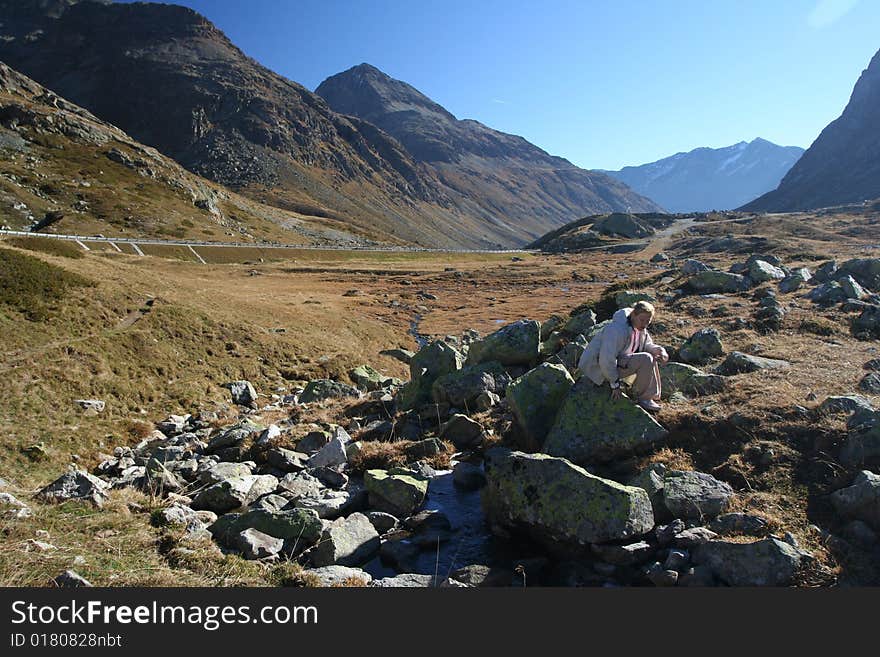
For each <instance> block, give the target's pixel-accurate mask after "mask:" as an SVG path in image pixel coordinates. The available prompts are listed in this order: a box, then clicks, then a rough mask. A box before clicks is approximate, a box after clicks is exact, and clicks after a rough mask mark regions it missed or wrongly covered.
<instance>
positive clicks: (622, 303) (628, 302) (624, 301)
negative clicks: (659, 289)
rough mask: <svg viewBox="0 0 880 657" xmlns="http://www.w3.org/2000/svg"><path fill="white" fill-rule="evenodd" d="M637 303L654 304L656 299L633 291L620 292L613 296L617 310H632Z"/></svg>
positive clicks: (645, 293)
mask: <svg viewBox="0 0 880 657" xmlns="http://www.w3.org/2000/svg"><path fill="white" fill-rule="evenodd" d="M639 301H647V302H648V303H656V301H657V299H656V298H655V297H653V296H651V295H650V294H648V293H647V292H636V291H634V290H622V291H620V292H618V293H617V294H615V295H614V303H616V304H617V307H618V308H632V307H633V306H634V305H635V304H636V303H637V302H639Z"/></svg>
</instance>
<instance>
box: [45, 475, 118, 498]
mask: <svg viewBox="0 0 880 657" xmlns="http://www.w3.org/2000/svg"><path fill="white" fill-rule="evenodd" d="M108 488H109V486H108V485H107V484H106V483H105V482H104V481H102V480H101V479H98V478H97V477H94V476H92V475H90V474H89V473H88V472H84V471H82V470H73V469H71V470H68V471H67V472H65V473H64V474H63V475H61V476H60V477H58V479H56V480H55V481H53V482H52V483H51V484H49V485H48V486H46V487H45V488H43V489H41V490H40V491H39V492H38V493H37V498H39V499H41V500H43V501H44V502H66V501H67V500H87V501H89V502H91V503H92V504H94V505H95V506H101V505H102V504H103V503H104V502H105V501H106V500H107V489H108Z"/></svg>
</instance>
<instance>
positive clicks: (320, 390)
mask: <svg viewBox="0 0 880 657" xmlns="http://www.w3.org/2000/svg"><path fill="white" fill-rule="evenodd" d="M361 394H362V393H361V391H360V390H358V389H357V388H355V387H353V386H350V385H347V384H345V383H340V382H339V381H333V380H332V379H313V380H312V381H309V382H308V383H307V384H306V389H305V390H303V393H302V394H301V395H300V396H299V402H300V403H301V404H309V403H311V402H316V401H320V400H322V399H330V398H333V399H343V398H346V397H352V398H354V399H359V398H360V397H361Z"/></svg>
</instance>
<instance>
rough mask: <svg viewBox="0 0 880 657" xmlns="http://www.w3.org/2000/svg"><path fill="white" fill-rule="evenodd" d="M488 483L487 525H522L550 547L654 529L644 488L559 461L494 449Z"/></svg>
mask: <svg viewBox="0 0 880 657" xmlns="http://www.w3.org/2000/svg"><path fill="white" fill-rule="evenodd" d="M486 479H487V484H486V487H485V488H484V489H483V491H482V500H483V508H484V511H485V514H486V518H487V520H488V522H489V524H490V526H493V527H502V528H504V527H525V528H527V529H528V533H529V534H530V535H531V536H532V538H533V539H535V540H537V541H538V542H540V543H542V544H543V545H545V546H548V547H551V548H552V547H555V546H556V544H557V543H558V542H562V543H564V544H567V545H578V546H581V547H583V548H586V547H587V546H588V544H591V543H607V542H610V541H618V540H624V539H627V538H630V537H634V536H641V535H643V534H645V533H647V532H649V531H650V530H651V528H652V527H653V526H654V516H653V513H652V512H651V501H650V500H649V499H648V494H647V493H646V492H645V491H644V490H642V489H641V488H634V487H631V486H624V485H622V484H618V483H617V482H614V481H611V480H608V479H602V478H601V477H596V476H594V475H591V474H590V473H589V472H587V471H586V470H584V469H583V468H581V467H579V466H577V465H574V464H573V463H571V462H569V461H568V460H566V459H563V458H554V457H552V456H548V455H546V454H525V453H523V452H512V451H510V450H508V449H504V448H500V447H496V448H492V449H490V450H489V451H487V452H486Z"/></svg>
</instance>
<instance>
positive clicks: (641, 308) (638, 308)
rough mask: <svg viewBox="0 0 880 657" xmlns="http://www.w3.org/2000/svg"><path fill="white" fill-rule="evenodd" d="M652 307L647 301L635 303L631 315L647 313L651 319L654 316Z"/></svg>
mask: <svg viewBox="0 0 880 657" xmlns="http://www.w3.org/2000/svg"><path fill="white" fill-rule="evenodd" d="M654 312H655V311H654V306H653V305H651V304H650V303H649V302H647V301H636V303H635V304H634V305H633V309H632V314H633V315H641V314H642V313H648V314H649V315H650V316H651V317H653V316H654Z"/></svg>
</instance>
